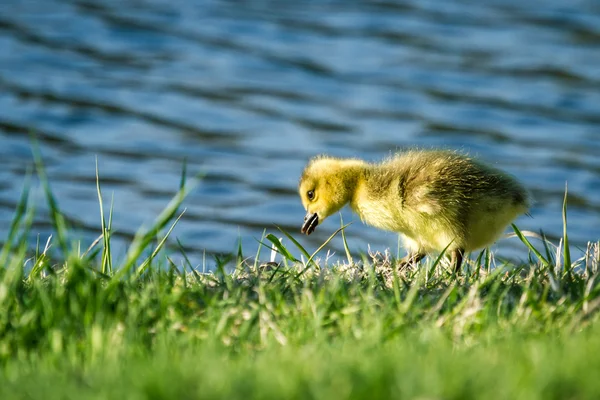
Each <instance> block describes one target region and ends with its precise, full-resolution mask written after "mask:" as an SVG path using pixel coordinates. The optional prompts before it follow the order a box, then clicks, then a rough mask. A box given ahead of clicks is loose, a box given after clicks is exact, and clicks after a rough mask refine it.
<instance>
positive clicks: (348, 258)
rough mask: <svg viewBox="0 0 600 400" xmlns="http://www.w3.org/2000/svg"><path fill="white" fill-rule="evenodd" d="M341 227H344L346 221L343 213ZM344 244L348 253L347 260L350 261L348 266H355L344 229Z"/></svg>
mask: <svg viewBox="0 0 600 400" xmlns="http://www.w3.org/2000/svg"><path fill="white" fill-rule="evenodd" d="M340 225H341V226H344V219H343V218H342V213H340ZM342 243H343V244H344V251H345V252H346V259H347V260H348V264H350V265H353V264H354V260H352V254H350V248H349V247H348V241H347V240H346V233H345V230H344V229H342Z"/></svg>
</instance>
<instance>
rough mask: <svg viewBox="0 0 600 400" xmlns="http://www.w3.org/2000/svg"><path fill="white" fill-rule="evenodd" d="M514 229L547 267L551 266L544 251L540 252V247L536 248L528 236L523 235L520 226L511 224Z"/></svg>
mask: <svg viewBox="0 0 600 400" xmlns="http://www.w3.org/2000/svg"><path fill="white" fill-rule="evenodd" d="M511 226H512V228H513V231H515V234H516V235H517V237H518V238H519V240H521V242H523V243H524V244H525V246H527V248H528V249H529V250H531V252H532V253H533V254H535V256H536V257H537V258H538V259H539V260H540V262H541V263H542V264H543V265H544V266H545V267H549V266H550V263H549V262H548V260H546V258H545V257H544V256H543V255H542V253H540V252H539V251H538V249H536V248H535V247H534V246H533V245H532V244H531V242H530V241H529V240H527V238H526V237H525V235H523V233H522V232H521V231H520V230H519V228H517V226H516V225H515V224H511Z"/></svg>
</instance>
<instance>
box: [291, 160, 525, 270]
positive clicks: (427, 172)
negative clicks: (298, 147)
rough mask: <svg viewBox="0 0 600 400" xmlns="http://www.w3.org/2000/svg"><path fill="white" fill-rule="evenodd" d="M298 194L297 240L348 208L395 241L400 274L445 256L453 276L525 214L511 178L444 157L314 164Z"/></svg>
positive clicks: (520, 192)
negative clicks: (403, 251)
mask: <svg viewBox="0 0 600 400" xmlns="http://www.w3.org/2000/svg"><path fill="white" fill-rule="evenodd" d="M299 192H300V197H301V199H302V204H303V206H304V208H305V209H306V216H305V217H304V224H303V225H302V233H306V234H307V235H310V234H311V233H312V232H313V231H314V230H315V228H316V227H317V225H319V223H321V221H323V220H324V219H325V218H327V217H328V216H330V215H331V214H333V213H335V212H337V211H339V210H340V209H341V208H342V207H343V206H344V205H346V204H348V203H349V204H350V207H351V208H352V210H353V211H354V212H356V213H357V214H358V215H359V216H360V218H361V220H362V221H363V222H364V223H366V224H368V225H372V226H374V227H377V228H379V229H384V230H388V231H393V232H398V233H399V234H400V235H401V236H402V237H403V239H404V243H405V246H406V247H407V249H408V255H407V257H405V258H404V259H402V260H401V262H400V267H403V266H406V265H408V264H410V263H415V264H416V263H418V262H419V261H421V260H422V259H423V258H424V257H425V256H426V255H427V254H429V253H432V252H442V251H444V250H446V251H447V252H448V254H450V256H451V262H452V264H453V265H454V269H455V271H458V270H459V269H460V267H461V265H462V261H463V257H464V254H465V253H466V252H469V251H472V250H476V249H479V248H482V247H486V246H488V245H490V244H492V243H493V242H495V241H496V240H497V239H498V238H499V237H500V236H501V235H502V233H503V232H504V230H505V229H506V227H507V225H508V224H509V223H510V222H511V221H513V220H514V219H515V218H516V217H517V216H519V215H520V214H523V213H526V212H527V210H528V209H529V206H530V196H529V194H528V192H527V190H526V189H525V188H524V187H523V185H521V183H519V182H518V181H517V180H516V179H515V178H513V177H512V176H510V175H507V174H505V173H504V172H502V171H500V170H498V169H496V168H494V167H491V166H489V165H486V164H484V163H482V162H480V161H478V160H476V159H473V158H471V157H469V156H466V155H463V154H460V153H457V152H453V151H448V150H408V151H405V152H402V153H398V154H396V155H394V156H392V157H391V158H389V159H386V160H384V161H382V162H380V163H368V162H365V161H362V160H358V159H341V158H334V157H329V156H318V157H315V158H313V159H312V160H310V161H309V163H308V165H307V166H306V168H305V169H304V172H303V173H302V176H301V177H300V183H299Z"/></svg>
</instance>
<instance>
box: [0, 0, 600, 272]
mask: <svg viewBox="0 0 600 400" xmlns="http://www.w3.org/2000/svg"><path fill="white" fill-rule="evenodd" d="M0 49H1V51H0V221H1V222H2V223H1V224H0V234H2V235H3V236H4V235H6V232H7V230H8V224H9V221H10V220H11V218H12V216H13V212H14V208H15V205H16V203H17V201H18V198H19V194H20V190H21V187H22V184H23V180H24V176H25V175H26V171H27V169H28V168H29V167H30V165H31V163H32V157H31V145H30V140H29V136H28V135H29V133H30V132H35V133H36V135H37V137H38V138H39V141H40V147H41V152H42V154H43V157H44V160H45V163H46V166H47V169H48V175H49V177H50V182H51V184H52V188H53V191H54V193H55V196H56V198H57V200H58V202H59V205H60V206H61V209H62V210H63V211H64V212H65V213H66V215H67V216H68V218H69V221H70V223H71V224H72V225H73V226H75V227H76V228H77V232H78V235H80V238H81V239H82V240H83V242H82V243H83V244H82V247H84V246H86V245H87V244H89V243H90V242H91V241H92V240H93V239H94V238H95V237H97V235H98V234H99V233H100V228H99V226H100V225H99V221H100V216H99V207H98V200H97V196H96V188H95V159H96V157H97V159H98V164H99V169H100V175H101V177H102V187H103V191H104V197H105V200H107V202H106V203H107V204H106V206H108V202H109V199H110V197H111V196H112V195H114V227H115V229H116V234H115V240H117V242H118V243H120V245H121V246H124V245H126V244H127V243H128V242H129V241H130V240H131V237H132V235H133V234H134V233H135V231H136V230H137V229H138V228H139V226H140V225H142V224H148V223H150V222H151V221H152V220H153V219H154V218H155V217H156V216H157V215H158V213H159V212H160V210H161V209H162V208H163V207H164V206H165V205H166V204H167V202H168V201H169V199H170V198H171V196H172V195H173V194H174V192H175V191H176V190H177V187H178V185H179V177H180V173H181V168H182V163H183V160H184V159H186V160H187V162H188V169H189V171H190V173H192V174H194V173H199V172H202V173H204V174H205V178H204V180H203V181H202V183H201V184H200V185H199V186H198V188H197V189H195V190H194V191H193V192H192V193H191V195H190V196H189V198H188V199H187V200H186V202H185V207H186V208H187V211H186V213H185V215H184V217H183V218H182V220H181V222H180V223H179V225H178V227H177V229H176V230H175V233H174V235H176V236H177V237H178V238H179V239H180V240H181V242H182V243H183V244H184V245H185V246H186V248H187V249H188V250H189V252H190V254H191V255H192V257H196V260H197V259H199V257H201V255H202V253H203V252H204V251H205V252H206V253H208V254H212V253H219V252H230V251H232V250H234V248H235V243H236V242H237V240H238V239H239V240H241V241H242V244H243V248H244V251H245V252H247V253H249V254H253V253H254V252H255V250H256V248H257V240H259V239H260V237H261V236H262V234H263V231H264V230H265V229H266V230H267V232H273V233H275V232H276V229H275V225H278V226H281V227H283V228H285V229H287V230H289V231H290V232H296V233H298V234H297V236H296V237H297V238H298V239H299V240H300V241H301V242H302V243H303V244H304V245H306V246H307V247H308V248H309V249H314V248H316V247H317V246H318V245H319V244H320V243H321V242H322V241H323V240H324V239H326V238H327V237H328V236H329V235H330V234H331V233H332V232H333V231H334V230H335V229H336V228H337V227H339V224H340V222H339V218H337V217H333V218H331V219H330V220H328V221H326V223H325V224H323V226H321V227H320V228H319V229H317V231H316V232H315V234H313V235H311V237H310V238H307V237H301V236H300V234H299V229H300V225H301V223H302V219H303V217H304V210H303V209H302V206H301V204H300V201H299V198H298V196H297V194H296V185H297V181H298V177H299V175H300V172H301V170H302V168H303V166H304V164H305V162H306V161H307V159H308V158H309V157H311V156H313V155H315V154H318V153H330V154H335V155H338V156H353V157H360V158H365V159H369V160H377V159H379V158H382V157H385V156H387V155H389V154H390V152H392V151H395V150H396V149H398V148H402V147H406V146H422V147H431V146H436V147H437V146H442V147H448V148H456V149H461V150H463V151H465V152H469V153H471V154H474V155H477V156H479V157H480V158H482V159H484V160H486V161H488V162H490V163H493V164H495V165H497V166H498V167H500V168H502V169H504V170H506V171H508V172H510V173H512V174H514V175H515V176H517V177H518V178H519V179H521V180H522V181H523V182H524V183H525V184H526V185H527V186H528V187H529V188H530V189H531V191H532V193H533V194H534V197H535V199H536V203H535V206H534V207H533V209H532V210H531V214H532V216H533V218H528V217H523V218H521V219H519V220H518V221H517V224H518V225H519V226H520V227H521V228H523V229H529V230H534V231H539V230H540V229H542V230H543V231H544V232H546V233H547V234H549V235H550V236H551V237H557V236H559V235H560V234H561V231H562V218H561V207H562V201H563V196H564V190H565V184H566V183H567V182H568V190H569V232H570V239H571V241H572V242H573V243H575V244H576V245H577V246H580V247H581V246H585V244H586V242H588V241H596V240H599V239H600V3H599V2H594V1H570V2H565V1H543V2H542V1H517V0H503V1H488V2H480V1H475V0H472V1H471V0H463V1H442V0H439V1H422V0H419V1H416V0H414V1H405V2H394V1H344V2H341V1H340V2H336V1H333V2H325V1H323V2H319V1H315V2H285V1H251V2H236V1H202V2H193V1H189V0H173V1H169V2H166V1H133V0H125V1H122V0H120V1H69V0H66V1H58V0H54V1H53V0H45V1H32V0H25V1H21V0H4V1H3V3H2V5H1V6H0ZM37 198H38V204H39V208H40V213H39V216H38V217H37V219H36V224H35V232H38V233H39V234H40V238H41V240H42V241H45V239H46V238H47V237H48V235H49V234H50V233H51V228H50V225H49V223H48V219H47V217H46V213H45V212H44V210H45V206H44V202H43V201H42V196H41V194H40V193H38V194H37ZM343 215H344V220H345V222H348V221H351V220H355V221H356V222H355V223H354V224H353V225H352V226H351V227H350V228H349V229H348V231H347V233H348V237H349V240H350V245H351V247H352V248H353V249H355V250H357V251H358V250H362V251H365V250H367V249H368V248H369V247H370V248H371V249H372V250H384V249H386V248H390V249H391V250H392V253H394V254H395V252H396V250H397V236H396V235H395V234H393V233H388V232H381V231H378V230H375V229H373V228H369V227H367V226H364V225H362V224H361V223H360V221H358V218H357V217H356V216H353V215H352V214H351V213H349V212H345V213H344V214H343ZM498 247H499V251H500V253H501V254H502V253H504V254H518V252H519V251H520V249H522V248H523V246H522V245H519V243H518V242H517V241H516V239H507V240H502V241H500V242H499V244H498ZM329 249H330V250H331V251H336V252H337V254H339V255H341V254H343V250H342V249H343V248H342V244H341V241H340V240H334V241H333V242H332V243H331V245H330V246H329Z"/></svg>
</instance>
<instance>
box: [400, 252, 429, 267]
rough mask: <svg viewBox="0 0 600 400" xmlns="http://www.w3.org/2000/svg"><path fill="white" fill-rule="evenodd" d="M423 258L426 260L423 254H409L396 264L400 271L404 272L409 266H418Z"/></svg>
mask: <svg viewBox="0 0 600 400" xmlns="http://www.w3.org/2000/svg"><path fill="white" fill-rule="evenodd" d="M423 258H425V254H422V253H415V254H409V255H407V256H406V257H404V258H402V259H401V260H400V261H398V263H397V264H396V268H397V269H398V271H402V270H403V269H404V268H406V267H408V266H409V265H417V264H418V263H419V261H421V260H422V259H423Z"/></svg>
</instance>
